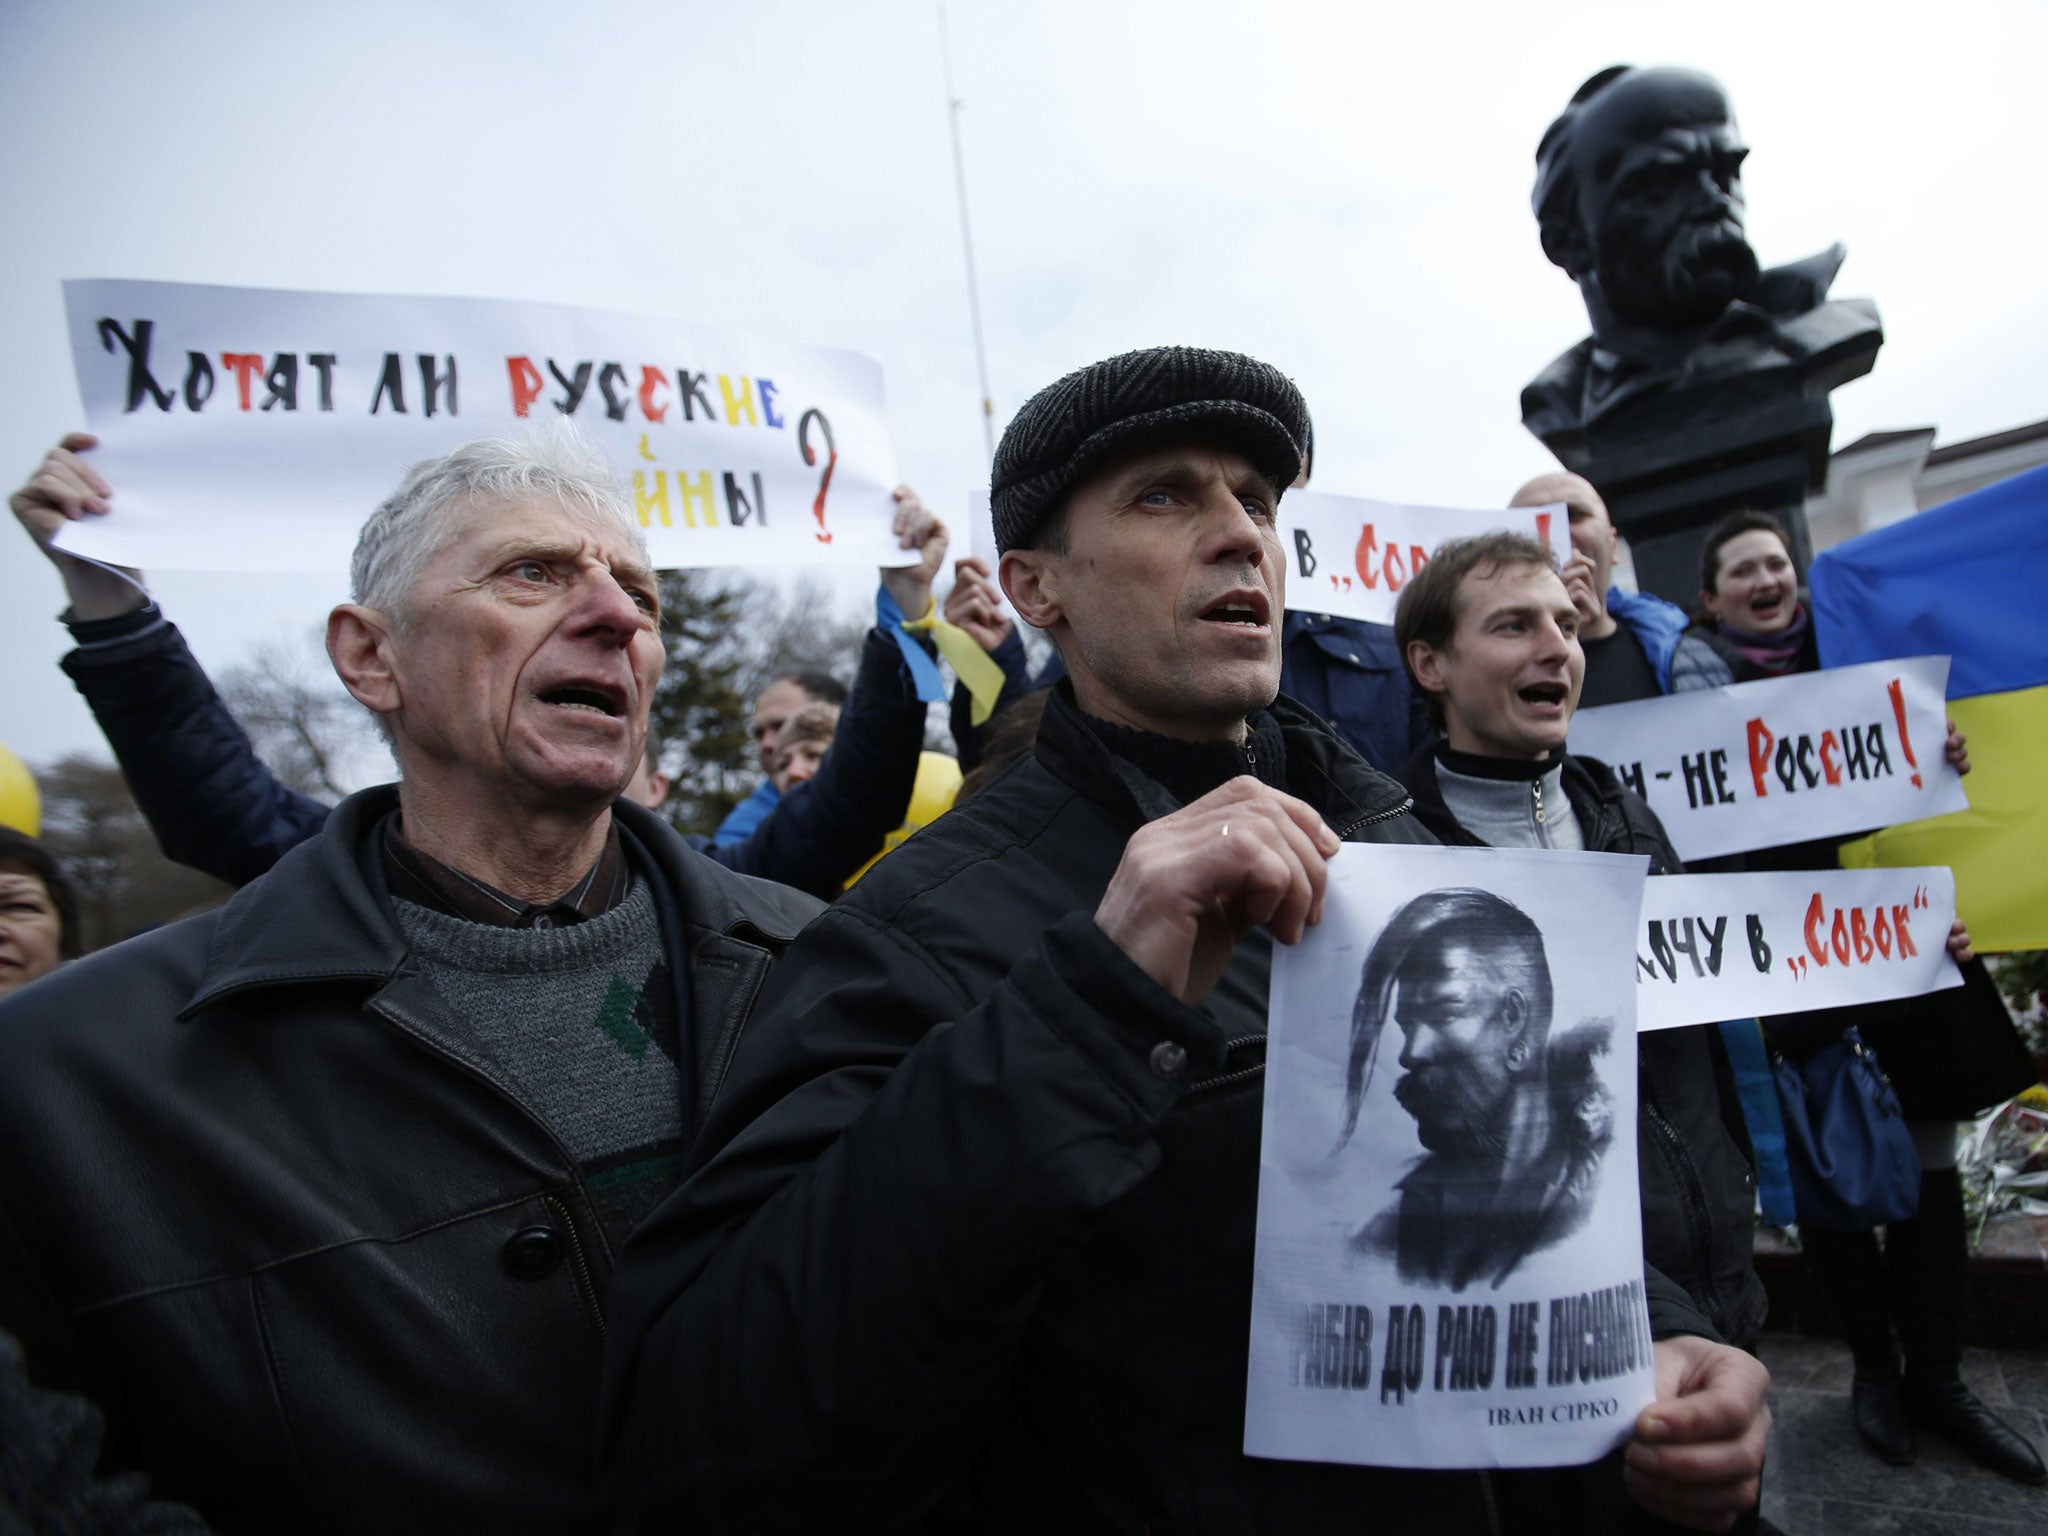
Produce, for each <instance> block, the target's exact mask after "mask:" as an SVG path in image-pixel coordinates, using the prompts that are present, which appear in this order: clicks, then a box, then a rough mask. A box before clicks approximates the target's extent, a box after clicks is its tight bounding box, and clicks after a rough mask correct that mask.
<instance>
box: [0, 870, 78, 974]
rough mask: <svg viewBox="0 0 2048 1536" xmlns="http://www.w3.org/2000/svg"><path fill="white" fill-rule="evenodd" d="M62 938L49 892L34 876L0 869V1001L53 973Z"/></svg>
mask: <svg viewBox="0 0 2048 1536" xmlns="http://www.w3.org/2000/svg"><path fill="white" fill-rule="evenodd" d="M62 937H63V933H62V928H61V925H60V924H59V921H58V918H57V904H56V903H55V902H53V901H51V900H50V892H49V888H48V887H47V886H45V885H44V884H43V882H42V881H41V880H40V879H38V878H37V877H36V876H34V875H30V874H24V873H22V872H20V871H18V870H12V869H0V997H4V996H6V995H7V994H8V993H9V992H12V991H14V990H15V989H16V988H18V987H25V986H27V985H28V984H29V983H30V982H32V981H34V980H35V979H36V978H37V977H38V976H47V975H48V974H49V973H50V972H51V971H54V970H55V969H56V968H57V960H58V958H59V955H60V953H61V950H60V941H61V939H62Z"/></svg>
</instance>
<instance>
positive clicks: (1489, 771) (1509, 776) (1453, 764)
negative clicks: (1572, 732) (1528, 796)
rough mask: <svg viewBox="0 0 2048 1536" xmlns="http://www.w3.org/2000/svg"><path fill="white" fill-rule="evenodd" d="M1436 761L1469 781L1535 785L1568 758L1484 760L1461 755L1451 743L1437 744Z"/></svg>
mask: <svg viewBox="0 0 2048 1536" xmlns="http://www.w3.org/2000/svg"><path fill="white" fill-rule="evenodd" d="M1436 760H1437V761H1438V762H1440V763H1442V764H1443V765H1444V766H1445V767H1446V768H1448V769H1450V770H1451V772H1453V773H1462V774H1463V775H1464V776H1465V777H1466V778H1468V779H1504V780H1507V781H1508V782H1510V783H1517V782H1519V783H1523V784H1533V783H1535V782H1536V781H1537V780H1538V779H1540V778H1542V777H1543V775H1545V774H1546V773H1548V772H1550V770H1551V769H1553V768H1555V767H1556V766H1557V765H1558V764H1559V763H1560V762H1562V761H1564V754H1563V753H1562V752H1560V753H1558V754H1557V756H1555V757H1545V758H1536V759H1531V758H1523V757H1481V756H1479V754H1478V753H1476V752H1460V751H1458V750H1457V748H1455V747H1453V746H1452V745H1451V744H1450V743H1449V742H1445V741H1439V742H1438V743H1437V744H1436Z"/></svg>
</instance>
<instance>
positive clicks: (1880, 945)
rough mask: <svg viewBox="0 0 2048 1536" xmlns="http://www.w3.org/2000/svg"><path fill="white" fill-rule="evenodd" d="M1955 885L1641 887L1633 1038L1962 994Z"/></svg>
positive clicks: (1944, 875)
mask: <svg viewBox="0 0 2048 1536" xmlns="http://www.w3.org/2000/svg"><path fill="white" fill-rule="evenodd" d="M1955 903H1956V887H1955V877H1954V876H1953V875H1951V874H1950V873H1949V871H1948V870H1946V869H1944V868H1941V867H1939V866H1936V867H1933V868H1927V869H1879V870H1865V869H1828V870H1814V871H1805V870H1791V871H1787V872H1784V873H1778V872H1772V873H1755V874H1737V875H1664V876H1660V877H1659V878H1657V879H1655V880H1651V881H1649V882H1647V883H1646V884H1645V885H1644V887H1643V920H1642V926H1641V928H1640V929H1639V930H1638V931H1637V934H1636V1027H1637V1029H1639V1030H1651V1029H1675V1028H1677V1027H1678V1026H1680V1025H1684V1024H1716V1023H1719V1022H1721V1021H1722V1020H1724V1019H1747V1018H1759V1017H1765V1016H1768V1015H1771V1014H1786V1013H1805V1012H1809V1011H1811V1010H1813V1009H1816V1008H1837V1007H1841V1006H1843V1005H1845V1004H1849V1003H1875V1002H1882V1001H1884V1000H1885V999H1887V998H1894V997H1918V996H1920V995H1921V994H1922V993H1926V992H1938V991H1940V990H1941V989H1942V988H1944V987H1959V986H1961V985H1962V984H1963V977H1962V973H1961V972H1960V971H1958V970H1957V969H1956V963H1955V961H1953V960H1952V959H1950V958H1949V953H1948V930H1949V925H1950V924H1951V923H1952V922H1954V921H1955V915H1956V912H1955Z"/></svg>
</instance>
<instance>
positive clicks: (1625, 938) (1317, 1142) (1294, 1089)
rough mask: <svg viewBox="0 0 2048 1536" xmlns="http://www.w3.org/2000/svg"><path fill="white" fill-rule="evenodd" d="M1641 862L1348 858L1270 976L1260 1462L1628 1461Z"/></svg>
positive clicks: (1643, 1358) (1256, 1386) (1350, 851)
mask: <svg viewBox="0 0 2048 1536" xmlns="http://www.w3.org/2000/svg"><path fill="white" fill-rule="evenodd" d="M1647 866H1648V861H1647V860H1646V859H1644V858H1641V857H1635V856H1627V855H1619V854H1589V853H1551V852H1540V853H1538V852H1524V851H1519V850H1516V851H1496V850H1487V851H1478V850H1471V849H1451V848H1420V847H1416V848H1411V847H1378V846H1368V845H1352V846H1347V847H1346V848H1345V849H1344V850H1343V851H1342V852H1341V853H1340V854H1339V855H1338V856H1337V857H1336V858H1335V859H1334V860H1332V861H1331V864H1330V884H1329V888H1328V896H1327V899H1326V903H1325V910H1324V917H1323V922H1322V924H1321V925H1320V926H1319V927H1318V928H1316V929H1314V930H1312V931H1311V933H1310V935H1309V936H1308V937H1307V938H1306V939H1304V941H1303V942H1302V943H1301V944H1299V945H1297V946H1294V947H1292V948H1279V949H1276V952H1275V955H1274V963H1273V986H1272V1002H1271V1013H1270V1019H1269V1025H1268V1028H1269V1036H1268V1043H1267V1055H1266V1104H1265V1136H1264V1141H1263V1147H1262V1152H1261V1159H1260V1170H1259V1229H1258V1244H1257V1258H1256V1267H1255V1271H1254V1276H1253V1294H1252V1320H1251V1365H1250V1372H1249V1377H1248V1380H1247V1386H1246V1414H1245V1446H1244V1448H1245V1451H1246V1453H1247V1454H1249V1455H1254V1456H1268V1457H1276V1458H1281V1459H1285V1460H1292V1461H1335V1462H1351V1463H1357V1464H1364V1465H1372V1466H1394V1467H1522V1466H1556V1465H1566V1464H1575V1463H1582V1462H1586V1461H1591V1460H1593V1459H1595V1458H1596V1457H1598V1456H1601V1455H1603V1454H1605V1453H1606V1452H1607V1451H1609V1450H1611V1449H1613V1448H1614V1447H1615V1446H1616V1445H1618V1444H1620V1443H1622V1442H1623V1441H1624V1440H1626V1439H1627V1438H1628V1436H1629V1435H1630V1433H1631V1432H1632V1430H1633V1425H1634V1420H1635V1417H1636V1415H1637V1414H1638V1413H1639V1412H1640V1411H1641V1410H1642V1409H1643V1408H1644V1407H1645V1406H1647V1405H1648V1403H1649V1402H1650V1400H1651V1398H1652V1395H1653V1375H1652V1367H1651V1360H1650V1335H1649V1316H1648V1310H1647V1306H1646V1303H1645V1299H1644V1296H1643V1290H1642V1282H1643V1252H1642V1217H1641V1209H1640V1205H1639V1201H1638V1195H1637V1177H1636V1133H1635V1086H1636V1070H1635V1049H1634V1035H1635V1003H1636V999H1635V987H1634V983H1633V981H1632V979H1631V977H1632V973H1633V969H1634V966H1633V957H1632V951H1633V937H1634V934H1635V931H1636V925H1637V921H1638V919H1639V916H1640V913H1641V910H1642V894H1643V893H1642V887H1643V884H1644V877H1645V871H1646V869H1647ZM1374 1040H1377V1049H1376V1051H1375V1050H1373V1049H1372V1042H1373V1041H1374ZM1368 1062H1369V1063H1370V1067H1369V1070H1368V1068H1367V1066H1366V1063H1368ZM1354 1085H1355V1093H1354ZM1354 1110H1355V1118H1354ZM1347 1126H1348V1127H1349V1129H1348V1130H1347Z"/></svg>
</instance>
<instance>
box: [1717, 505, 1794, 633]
mask: <svg viewBox="0 0 2048 1536" xmlns="http://www.w3.org/2000/svg"><path fill="white" fill-rule="evenodd" d="M1700 602H1701V603H1702V604H1703V605H1704V606H1705V608H1706V610H1707V612H1708V613H1710V614H1712V615H1713V616H1714V617H1715V618H1717V619H1719V620H1720V621H1721V622H1722V623H1724V624H1729V625H1732V626H1734V627H1735V628H1736V629H1740V630H1746V631H1748V632H1749V633H1750V634H1753V635H1768V634H1775V633H1776V632H1777V631H1778V630H1781V629H1784V628H1785V627H1786V626H1788V625H1789V624H1790V623H1791V622H1792V616H1793V614H1794V613H1795V612H1797V611H1798V608H1799V575H1798V573H1797V572H1796V571H1794V570H1793V568H1792V557H1791V555H1789V554H1787V553H1786V551H1785V541H1784V540H1783V539H1781V538H1779V537H1778V536H1777V535H1776V534H1775V533H1772V532H1771V531H1770V530H1769V529H1768V528H1751V529H1749V530H1748V531H1747V532H1745V533H1738V534H1737V535H1735V537H1734V538H1732V539H1730V540H1729V541H1728V542H1727V543H1726V544H1723V545H1722V546H1721V549H1720V553H1719V554H1718V555H1717V556H1716V557H1715V575H1714V590H1713V591H1711V592H1702V593H1701V594H1700Z"/></svg>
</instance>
